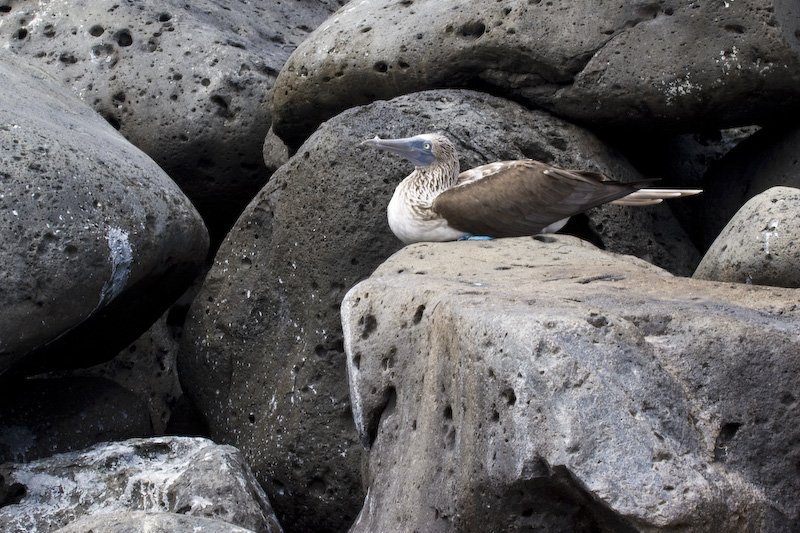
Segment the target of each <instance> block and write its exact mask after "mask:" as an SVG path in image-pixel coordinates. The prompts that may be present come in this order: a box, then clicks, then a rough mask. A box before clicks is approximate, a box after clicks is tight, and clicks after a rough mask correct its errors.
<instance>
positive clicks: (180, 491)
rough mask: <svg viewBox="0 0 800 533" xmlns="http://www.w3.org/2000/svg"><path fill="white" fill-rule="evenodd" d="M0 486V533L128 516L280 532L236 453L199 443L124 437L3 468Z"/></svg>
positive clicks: (27, 532)
mask: <svg viewBox="0 0 800 533" xmlns="http://www.w3.org/2000/svg"><path fill="white" fill-rule="evenodd" d="M0 484H3V485H5V487H8V488H7V489H6V493H7V496H6V498H5V501H4V502H3V505H2V506H0V529H2V531H4V532H7V533H31V532H36V531H54V530H56V529H58V528H61V527H65V526H67V525H68V524H70V523H71V522H74V521H76V520H80V519H83V518H84V517H87V518H86V520H88V519H89V517H95V518H97V519H101V518H102V517H104V516H105V515H109V518H110V520H111V518H112V517H115V516H118V515H119V513H127V512H131V511H146V512H148V513H178V514H181V515H187V516H191V517H200V518H212V519H216V520H222V521H224V522H228V523H229V524H233V525H236V526H240V527H241V528H244V529H249V530H253V531H257V532H260V533H268V532H269V533H277V532H280V531H281V527H280V525H279V524H278V522H277V521H276V519H275V516H274V514H273V512H272V509H271V507H270V505H269V501H268V499H267V497H266V495H265V494H264V492H263V490H262V489H261V487H259V485H258V483H257V482H256V480H255V478H254V477H253V474H252V472H251V471H250V468H249V467H248V466H247V464H246V463H245V462H244V460H243V458H242V456H241V454H240V453H239V451H238V450H236V449H235V448H233V447H231V446H220V445H217V444H214V443H213V442H211V441H209V440H207V439H202V438H189V437H159V438H151V439H130V440H127V441H123V442H116V443H105V444H99V445H97V446H94V447H92V448H89V449H87V450H82V451H80V452H71V453H65V454H60V455H54V456H52V457H49V458H47V459H40V460H38V461H32V462H29V463H26V464H19V463H6V464H3V465H0ZM110 520H109V521H110ZM190 525H191V524H190Z"/></svg>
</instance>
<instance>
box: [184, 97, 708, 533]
mask: <svg viewBox="0 0 800 533" xmlns="http://www.w3.org/2000/svg"><path fill="white" fill-rule="evenodd" d="M430 130H443V131H445V132H446V133H447V134H448V135H449V136H450V137H451V138H452V139H453V140H454V142H455V143H456V145H457V147H458V148H459V150H460V153H461V158H462V165H463V166H464V168H468V167H472V166H476V165H478V164H482V163H485V162H488V161H493V160H498V159H514V158H520V157H533V158H537V159H544V160H547V161H554V162H557V163H560V164H562V165H565V166H570V167H583V168H591V169H594V170H601V171H604V172H607V173H609V174H610V175H614V176H616V177H618V178H620V179H638V178H640V176H638V175H637V174H636V172H635V170H634V169H632V167H630V165H628V164H627V163H626V161H625V160H624V159H623V158H621V157H618V156H616V155H615V154H614V152H613V151H612V150H609V148H608V147H607V146H606V145H604V144H603V143H602V142H601V141H599V140H598V139H597V138H596V137H594V136H593V135H591V134H589V133H588V132H586V131H584V130H582V129H581V128H578V127H575V126H572V125H570V124H567V123H565V122H564V121H561V120H558V119H554V118H553V117H550V116H549V115H547V114H545V113H541V112H532V111H529V110H526V109H525V108H523V107H522V106H520V105H518V104H515V103H512V102H509V101H507V100H503V99H500V98H495V97H491V96H488V95H485V94H481V93H475V92H471V91H459V90H448V91H430V92H425V93H420V94H415V95H411V96H409V97H400V98H397V99H395V100H392V101H389V102H375V103H374V104H371V105H368V106H364V107H363V108H356V109H353V110H350V111H347V112H345V113H342V114H341V115H339V116H337V117H336V118H334V119H332V120H330V121H328V122H326V123H325V124H324V125H323V126H322V127H321V128H320V129H319V130H318V131H317V132H316V133H315V134H314V135H313V136H312V137H311V138H310V139H309V140H308V141H307V142H306V143H305V144H304V145H303V146H302V147H301V149H300V150H299V151H298V152H297V154H295V155H294V156H293V157H292V158H291V160H289V162H288V163H287V164H286V165H284V166H283V167H281V169H279V170H278V171H277V172H276V173H275V175H274V176H273V178H272V180H271V181H270V183H269V184H268V185H267V186H266V187H265V188H264V189H263V190H262V191H261V193H259V195H258V196H257V197H256V198H255V199H254V200H253V202H252V203H251V204H250V205H249V206H248V208H247V209H246V210H245V211H244V213H243V214H242V216H241V218H240V219H239V221H238V222H237V224H236V226H235V227H234V228H233V230H232V231H231V233H230V234H229V235H228V238H227V239H226V241H225V242H224V243H223V244H222V246H221V247H220V249H219V252H218V253H217V256H216V259H215V262H214V266H213V267H212V269H211V271H210V272H209V274H208V276H207V278H206V281H205V283H204V285H203V288H202V290H201V291H200V293H199V295H198V296H197V298H196V299H195V301H194V303H193V304H192V307H191V309H190V312H189V316H188V318H187V321H186V326H185V330H184V337H183V342H182V347H181V353H180V354H179V359H178V362H179V374H180V378H181V384H182V386H183V388H184V390H185V391H186V393H187V394H188V395H189V396H190V397H191V398H192V399H193V400H194V401H195V403H196V405H197V407H198V409H199V410H200V411H201V412H202V413H203V414H204V415H205V417H206V418H207V421H208V424H209V428H210V431H211V435H212V437H213V438H214V440H216V441H218V442H225V443H230V444H234V445H235V446H237V447H238V448H240V449H241V450H242V451H243V452H244V454H245V456H246V457H247V460H248V461H249V463H250V464H251V465H252V466H253V469H254V471H255V473H256V476H257V477H258V479H259V481H261V482H262V484H263V485H264V487H265V488H266V490H267V493H268V494H269V496H270V499H271V501H272V503H273V505H274V506H275V509H276V511H277V513H278V516H279V518H280V520H281V523H282V524H284V526H285V527H287V529H296V530H304V531H311V530H313V531H341V530H343V529H346V528H348V527H349V526H350V523H351V522H352V520H353V519H354V518H355V515H356V513H357V512H358V509H359V508H360V506H361V504H362V501H363V492H361V489H360V485H361V481H360V480H361V476H360V463H361V454H360V451H359V446H358V444H357V442H358V441H357V437H356V434H355V431H354V429H353V426H352V420H351V418H350V416H349V414H348V413H349V409H350V408H349V403H348V392H347V383H346V377H345V364H344V353H343V348H342V333H341V325H340V320H339V304H340V302H341V298H342V297H343V296H344V293H345V292H346V291H347V289H349V288H350V287H351V286H352V285H354V284H355V283H356V282H357V281H359V280H360V279H363V278H365V277H366V276H368V275H369V274H370V273H371V272H372V271H373V270H374V269H375V268H376V267H377V266H378V265H379V264H380V263H381V262H382V261H383V260H384V259H386V258H387V257H388V256H389V255H390V254H391V253H393V252H395V251H396V250H397V249H399V248H400V246H401V243H400V241H399V240H397V238H396V237H395V236H394V235H393V234H392V233H391V232H390V230H389V228H388V224H387V222H386V205H387V204H388V202H389V198H390V196H391V194H392V192H393V190H394V188H395V186H396V185H397V184H398V183H399V182H400V180H401V179H402V178H403V177H404V176H405V175H407V174H408V173H410V172H411V170H412V169H411V168H410V166H409V164H408V163H407V162H406V161H405V160H403V159H401V158H398V157H393V156H391V155H388V154H384V153H379V152H376V151H373V150H369V149H366V148H364V147H361V146H359V143H360V142H361V141H362V140H364V139H367V138H371V137H373V136H374V135H375V134H380V135H381V136H382V137H403V136H408V135H410V134H414V133H419V132H423V131H430ZM598 211H599V213H596V214H595V215H592V216H599V217H601V218H599V219H597V220H600V221H601V222H602V224H603V225H604V226H603V229H598V233H597V234H596V235H599V236H600V237H599V238H601V239H603V241H604V243H606V245H607V246H609V247H615V246H616V247H625V248H626V249H636V250H637V252H639V253H641V254H642V255H646V256H650V257H654V258H655V260H659V261H663V262H664V263H667V264H669V265H670V266H671V267H675V268H685V267H686V265H688V264H692V263H691V262H692V261H693V260H694V258H695V257H697V259H698V260H699V256H698V255H697V253H696V251H694V252H693V251H692V248H691V246H690V245H688V239H686V238H685V237H682V233H681V231H680V228H679V227H678V226H677V224H676V223H675V222H674V220H671V218H670V216H669V209H668V207H666V206H656V208H655V209H651V208H644V209H642V210H638V211H637V210H635V209H630V208H621V207H618V206H610V207H609V209H608V210H607V211H605V210H598ZM628 217H639V218H628ZM593 220H595V219H593ZM628 224H630V226H628ZM585 225H586V226H587V228H588V226H589V225H591V224H586V223H585ZM631 226H633V228H632V227H631ZM595 227H596V226H595ZM651 227H653V228H657V229H658V231H659V232H660V234H661V237H660V238H659V237H655V236H654V234H653V233H652V232H650V230H649V228H651ZM670 228H671V229H670ZM667 236H669V237H667ZM687 245H688V246H687ZM692 254H694V255H692ZM687 257H688V259H687ZM681 265H683V266H681ZM692 269H693V267H692V268H690V269H689V270H688V272H691V271H692ZM332 516H336V517H338V518H337V519H332V518H331V517H332Z"/></svg>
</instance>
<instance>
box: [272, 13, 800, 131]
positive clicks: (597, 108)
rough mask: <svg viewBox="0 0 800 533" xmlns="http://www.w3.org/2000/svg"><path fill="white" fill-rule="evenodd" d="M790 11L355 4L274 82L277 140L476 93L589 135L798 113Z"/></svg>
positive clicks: (795, 24) (798, 65)
mask: <svg viewBox="0 0 800 533" xmlns="http://www.w3.org/2000/svg"><path fill="white" fill-rule="evenodd" d="M799 28H800V12H798V10H797V9H796V8H795V6H794V4H793V3H792V2H788V1H783V0H778V1H773V0H736V1H735V2H730V1H719V2H703V3H686V2H681V1H678V0H666V1H661V2H652V1H625V2H600V3H598V2H592V1H588V0H587V1H582V2H578V3H574V2H573V3H571V4H570V5H569V6H564V5H563V4H561V3H558V2H539V1H529V0H513V1H506V2H502V3H499V2H497V1H495V0H480V1H476V2H470V3H469V4H464V3H463V2H459V1H457V0H442V1H438V2H412V1H402V2H397V1H394V0H382V1H373V2H351V3H350V4H348V5H346V6H345V7H343V8H342V9H341V10H339V11H338V12H337V13H336V14H335V15H333V16H332V17H331V18H330V19H329V20H327V21H326V22H325V23H323V24H321V25H320V26H319V27H318V28H317V29H316V30H315V31H314V32H313V33H312V34H311V35H310V36H309V37H308V39H306V40H305V41H304V42H303V43H302V44H300V46H298V48H297V49H296V50H295V51H294V52H293V54H292V55H291V57H290V58H289V60H288V61H287V62H286V64H285V65H284V67H283V68H282V69H281V72H280V74H279V75H278V78H277V80H276V82H275V89H274V94H273V100H272V116H273V127H274V129H275V132H276V133H277V134H278V135H279V136H280V137H281V138H283V139H284V140H286V141H287V142H288V143H289V144H290V145H293V146H296V145H298V144H300V143H301V142H302V140H303V139H305V138H306V137H307V136H308V135H309V134H310V133H311V132H312V131H313V130H314V129H315V128H316V127H317V125H318V124H319V123H320V122H321V121H322V120H324V119H326V118H328V117H331V116H334V115H335V114H337V113H339V112H341V111H342V110H344V109H347V108H349V107H352V106H354V105H360V104H364V103H367V102H371V101H374V100H376V99H388V98H392V97H395V96H399V95H402V94H409V93H412V92H415V91H421V90H425V89H431V88H438V87H467V88H479V89H481V90H485V91H487V92H492V93H494V94H497V95H501V96H506V97H510V98H512V99H514V100H517V101H521V102H524V103H525V104H526V105H528V106H529V107H536V108H544V109H548V110H550V111H552V112H553V113H555V114H557V115H559V116H561V117H563V118H566V119H568V120H571V121H574V122H577V123H585V124H591V125H593V126H594V127H597V126H604V127H615V128H620V129H629V128H639V129H646V130H651V129H654V128H668V129H671V130H682V131H693V130H699V129H704V130H707V129H709V128H721V127H727V126H731V125H748V124H753V123H757V122H759V121H763V120H765V119H767V118H775V117H776V116H780V115H781V114H782V113H785V112H789V111H797V110H798V108H799V107H800V90H799V89H798V87H800V57H799V55H798V54H799V53H800V42H798V40H797V32H798V29H799Z"/></svg>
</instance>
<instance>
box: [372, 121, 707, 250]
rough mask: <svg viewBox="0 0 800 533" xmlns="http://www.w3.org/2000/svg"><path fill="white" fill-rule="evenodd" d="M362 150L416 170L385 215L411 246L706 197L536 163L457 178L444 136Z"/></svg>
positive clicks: (553, 227) (530, 231) (546, 228)
mask: <svg viewBox="0 0 800 533" xmlns="http://www.w3.org/2000/svg"><path fill="white" fill-rule="evenodd" d="M361 144H363V145H366V146H370V147H372V148H378V149H381V150H388V151H390V152H394V153H396V154H399V155H401V156H403V157H405V158H406V159H408V160H409V161H411V162H412V163H413V164H414V166H415V168H414V171H413V172H412V173H411V174H409V175H408V176H407V177H406V178H405V179H404V180H403V181H402V182H401V183H400V185H398V186H397V189H395V191H394V195H393V196H392V199H391V201H390V202H389V207H388V209H387V215H388V218H389V227H390V228H391V229H392V232H394V234H395V235H397V237H398V238H399V239H400V240H401V241H403V242H404V243H406V244H410V243H413V242H422V241H453V240H457V239H462V238H470V237H474V236H480V237H492V238H494V237H521V236H525V235H535V234H537V233H554V232H556V231H558V230H560V229H561V228H562V227H563V226H564V225H565V224H566V223H567V221H568V220H569V218H570V217H571V216H573V215H577V214H579V213H583V212H584V211H586V210H588V209H591V208H592V207H597V206H599V205H602V204H605V203H614V204H620V205H634V206H642V205H653V204H657V203H659V202H661V201H662V200H664V199H667V198H678V197H681V196H691V195H693V194H698V193H700V192H701V190H699V189H653V188H646V189H645V188H643V187H644V186H645V185H647V184H650V183H652V182H653V181H656V180H644V181H637V182H632V183H622V182H619V181H616V180H613V179H611V178H608V177H607V176H605V175H604V174H600V173H599V172H590V171H586V170H565V169H562V168H558V167H555V166H552V165H548V164H546V163H542V162H541V161H534V160H533V159H519V160H514V161H498V162H496V163H489V164H487V165H482V166H479V167H475V168H473V169H470V170H465V171H464V172H460V167H459V163H458V156H457V154H456V149H455V147H454V146H453V144H452V143H451V142H450V140H449V139H448V138H447V137H445V136H444V135H442V134H440V133H426V134H424V135H417V136H415V137H407V138H404V139H381V138H379V137H377V136H376V137H375V138H374V139H368V140H366V141H363V142H362V143H361Z"/></svg>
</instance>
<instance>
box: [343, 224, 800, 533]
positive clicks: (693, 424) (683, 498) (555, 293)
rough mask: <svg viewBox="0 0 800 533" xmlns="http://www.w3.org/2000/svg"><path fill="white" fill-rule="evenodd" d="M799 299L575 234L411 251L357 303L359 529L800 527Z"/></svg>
mask: <svg viewBox="0 0 800 533" xmlns="http://www.w3.org/2000/svg"><path fill="white" fill-rule="evenodd" d="M798 298H800V292H799V291H798V290H795V289H776V288H767V287H754V286H745V285H737V284H722V283H712V282H704V281H698V280H691V279H685V278H677V277H673V276H671V275H669V274H667V273H666V272H665V271H662V270H660V269H657V268H655V267H653V266H651V265H648V264H646V263H644V262H642V261H639V260H637V259H635V258H632V257H629V256H618V255H615V254H609V253H607V252H602V251H599V250H597V249H596V248H594V247H593V246H591V245H590V244H588V243H585V242H583V241H579V240H577V239H574V238H572V237H568V236H562V235H556V236H538V237H534V238H520V239H503V240H498V241H490V242H454V243H425V244H416V245H412V246H408V247H406V248H404V249H403V250H402V251H400V252H398V253H397V254H395V255H394V256H393V257H392V258H390V259H389V260H387V261H386V262H385V263H383V264H382V265H381V266H380V268H378V269H377V270H376V271H375V273H374V274H373V275H372V276H371V277H370V278H369V279H368V280H366V281H364V282H361V283H359V284H358V285H356V286H355V287H354V288H353V289H352V290H351V291H350V292H349V293H348V294H347V296H346V297H345V299H344V301H343V303H342V321H343V326H344V332H345V348H346V352H347V359H348V372H349V382H350V386H351V399H352V403H353V413H354V417H355V420H356V425H357V427H358V428H359V431H360V433H361V435H362V438H363V440H364V442H365V444H370V445H371V451H370V460H369V471H368V480H369V492H368V496H367V498H366V501H365V502H364V507H363V509H362V511H361V514H360V516H359V519H358V521H357V522H356V524H355V525H354V527H353V528H352V529H351V532H352V533H359V532H362V531H363V532H366V531H397V530H401V531H427V532H455V531H459V532H467V531H470V532H471V531H475V532H478V531H529V530H531V529H540V530H543V531H549V532H557V531H564V532H573V531H609V532H610V531H614V532H620V531H623V532H625V531H631V532H632V531H649V532H656V531H669V532H690V531H691V532H704V531H705V532H737V533H741V532H745V531H752V532H756V531H758V532H785V531H794V530H797V528H798V527H800V513H799V512H800V504H798V502H800V498H798V496H799V495H800V479H799V478H798V477H797V476H796V475H795V474H796V467H797V464H798V458H799V457H800V455H799V453H798V449H797V442H798V439H800V426H798V415H800V412H799V411H798V410H799V409H800V404H798V397H797V386H796V376H797V372H798V370H800V313H798V308H797V301H798Z"/></svg>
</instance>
